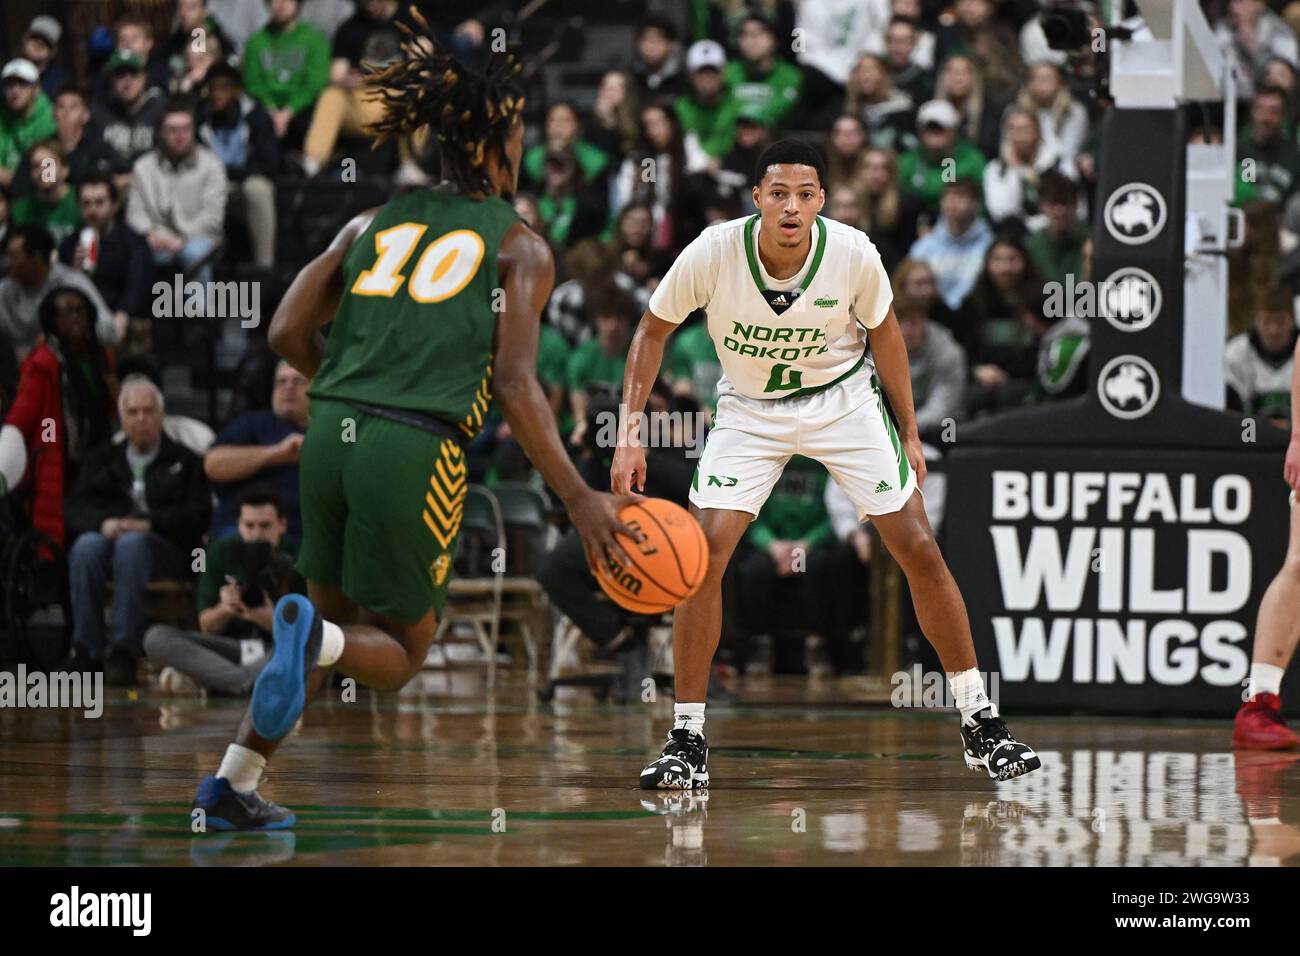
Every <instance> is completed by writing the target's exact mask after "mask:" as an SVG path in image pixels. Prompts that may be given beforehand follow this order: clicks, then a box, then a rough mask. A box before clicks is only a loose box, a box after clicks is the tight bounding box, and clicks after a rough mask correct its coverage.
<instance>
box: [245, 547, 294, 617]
mask: <svg viewBox="0 0 1300 956" xmlns="http://www.w3.org/2000/svg"><path fill="white" fill-rule="evenodd" d="M240 556H241V558H242V561H241V563H242V564H243V566H244V568H245V569H246V571H247V573H248V578H247V579H246V580H241V581H240V582H239V599H240V600H241V601H243V602H244V606H245V607H247V608H258V607H261V606H262V605H263V604H265V603H266V602H267V599H268V598H269V599H270V600H271V602H272V603H274V602H275V601H278V600H279V599H280V598H281V597H283V596H284V595H285V594H286V593H288V591H289V585H290V579H291V578H292V576H293V558H292V557H291V556H290V555H288V554H286V553H285V552H283V551H277V550H276V549H275V548H274V547H272V545H271V543H270V542H269V541H243V542H241V543H240Z"/></svg>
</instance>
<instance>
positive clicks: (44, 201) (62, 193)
mask: <svg viewBox="0 0 1300 956" xmlns="http://www.w3.org/2000/svg"><path fill="white" fill-rule="evenodd" d="M27 172H28V175H30V176H31V181H32V186H33V189H32V191H31V192H29V193H27V194H26V195H24V196H20V197H18V198H17V199H16V200H14V208H13V221H14V224H15V225H18V226H44V227H45V228H46V229H47V230H49V233H50V235H51V236H52V237H53V238H54V244H55V245H56V246H57V245H58V244H59V243H60V242H62V241H63V240H64V238H65V237H66V236H69V235H71V234H72V233H74V232H76V231H77V230H78V229H80V228H81V206H80V204H78V202H77V194H76V192H75V190H73V188H72V186H71V185H69V184H68V158H67V155H66V154H65V153H64V152H63V147H62V146H60V145H59V141H58V140H55V139H48V140H45V141H44V142H40V143H37V144H36V145H35V146H33V147H32V148H31V149H29V150H28V151H27Z"/></svg>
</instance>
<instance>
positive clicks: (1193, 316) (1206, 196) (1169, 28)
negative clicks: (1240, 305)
mask: <svg viewBox="0 0 1300 956" xmlns="http://www.w3.org/2000/svg"><path fill="white" fill-rule="evenodd" d="M1135 2H1136V3H1137V7H1138V9H1139V11H1140V12H1141V14H1142V17H1143V19H1144V21H1145V25H1146V27H1147V28H1148V29H1149V30H1150V36H1146V35H1142V36H1141V37H1138V36H1135V37H1134V38H1133V39H1131V40H1119V39H1110V40H1108V42H1109V44H1110V54H1111V55H1110V90H1111V95H1112V97H1113V98H1114V101H1115V108H1116V109H1145V110H1153V109H1154V110H1177V109H1183V108H1185V107H1186V106H1187V105H1188V104H1191V103H1197V102H1222V103H1223V104H1224V122H1223V136H1222V141H1221V142H1218V143H1195V144H1192V143H1189V144H1188V145H1187V147H1186V149H1187V173H1186V180H1185V182H1184V183H1183V184H1181V185H1182V188H1184V189H1185V197H1186V219H1185V224H1184V229H1185V232H1184V254H1185V258H1184V280H1183V314H1182V319H1183V335H1182V349H1181V353H1182V354H1181V358H1182V361H1181V366H1182V375H1181V382H1179V383H1175V382H1168V383H1167V384H1168V385H1169V387H1171V388H1175V387H1177V388H1179V389H1180V391H1181V394H1182V397H1183V398H1185V399H1186V400H1187V401H1189V402H1194V403H1196V404H1198V405H1205V406H1209V407H1211V408H1223V406H1224V397H1225V381H1224V369H1223V353H1224V346H1225V345H1226V340H1227V310H1228V263H1227V258H1226V253H1227V251H1228V250H1229V249H1232V248H1236V247H1237V246H1239V245H1241V242H1242V241H1243V239H1244V232H1243V229H1244V222H1245V220H1244V217H1243V216H1242V213H1241V210H1239V209H1236V208H1233V207H1232V206H1231V202H1232V200H1233V196H1234V190H1235V186H1236V178H1237V175H1238V168H1237V128H1236V127H1237V87H1236V80H1235V77H1234V76H1233V71H1232V65H1231V63H1230V62H1229V61H1228V60H1227V59H1226V58H1225V57H1224V55H1223V53H1222V51H1221V50H1220V48H1219V45H1218V43H1217V41H1216V40H1215V37H1214V33H1213V31H1212V30H1211V28H1210V24H1209V22H1208V21H1207V20H1206V18H1205V14H1204V13H1203V12H1202V11H1201V8H1200V4H1199V3H1197V2H1196V0H1135ZM1118 7H1119V4H1115V5H1114V8H1113V9H1112V17H1114V16H1116V15H1117V13H1118V9H1117V8H1118ZM1112 148H1115V147H1112ZM1104 149H1105V146H1104V144H1103V150H1104ZM1170 225H1171V226H1175V227H1176V226H1177V224H1176V223H1171V224H1170ZM1171 318H1174V317H1171Z"/></svg>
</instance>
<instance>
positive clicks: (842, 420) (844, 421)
mask: <svg viewBox="0 0 1300 956" xmlns="http://www.w3.org/2000/svg"><path fill="white" fill-rule="evenodd" d="M792 455H804V456H805V457H807V458H811V459H813V460H814V461H819V462H821V463H822V464H823V465H825V466H826V470H827V471H829V472H830V475H831V478H833V479H834V480H835V481H836V482H837V483H838V484H839V486H840V487H841V488H842V489H844V493H845V494H846V495H848V496H849V500H850V501H852V502H853V504H854V505H855V506H856V507H857V509H858V520H859V521H862V520H865V519H866V518H868V517H870V516H871V515H884V514H892V513H893V512H895V511H898V510H899V509H900V508H902V507H903V505H905V504H906V503H907V500H908V499H909V498H910V497H911V496H912V492H913V491H915V490H916V475H915V474H914V473H913V471H912V467H911V465H909V464H908V461H907V457H906V456H905V455H904V454H903V446H902V442H901V441H900V440H899V438H898V433H897V431H896V430H895V428H894V423H893V421H892V420H890V419H889V418H888V417H887V416H886V414H885V410H884V404H883V402H882V400H881V397H880V390H879V385H878V384H877V382H876V379H875V376H874V375H873V374H872V371H871V368H870V366H863V368H862V369H861V370H859V371H858V372H856V373H854V374H853V375H851V376H849V378H847V379H845V380H844V381H843V382H840V383H839V384H837V385H832V386H830V387H829V388H826V389H824V390H822V391H820V392H814V393H813V394H811V395H805V396H802V397H799V398H771V399H757V398H747V397H745V396H743V395H736V394H728V395H722V396H720V397H719V398H718V412H717V415H716V416H715V418H714V425H713V430H712V431H711V432H709V437H708V441H706V442H705V444H704V452H703V453H702V454H701V456H700V463H699V467H698V468H696V471H695V477H694V478H693V479H692V481H691V495H690V500H691V504H693V505H695V506H696V507H697V508H724V509H727V510H730V511H748V512H749V513H750V514H751V515H755V516H757V515H758V513H759V511H761V510H762V508H763V503H764V502H765V501H767V496H768V495H769V494H771V492H772V488H773V486H774V485H775V484H776V482H777V479H778V478H780V477H781V471H782V469H784V468H785V464H786V462H788V461H789V460H790V457H791V456H792Z"/></svg>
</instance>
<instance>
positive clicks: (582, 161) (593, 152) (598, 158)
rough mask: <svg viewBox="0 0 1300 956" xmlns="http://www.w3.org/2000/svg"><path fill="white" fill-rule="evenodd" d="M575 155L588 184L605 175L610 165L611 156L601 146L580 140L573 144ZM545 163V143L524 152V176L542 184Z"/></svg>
mask: <svg viewBox="0 0 1300 956" xmlns="http://www.w3.org/2000/svg"><path fill="white" fill-rule="evenodd" d="M573 155H574V156H575V157H576V158H577V160H578V168H579V169H581V170H582V178H583V180H584V181H586V182H591V181H592V180H593V179H595V178H596V177H597V176H599V175H600V174H601V173H603V172H604V171H605V167H606V166H608V165H609V156H608V155H607V154H606V153H605V151H604V150H603V149H601V148H600V147H599V146H594V145H592V144H591V143H588V142H587V141H586V140H581V139H580V140H578V141H577V142H575V143H574V144H573ZM545 163H546V144H545V143H538V144H537V145H536V146H531V147H529V148H528V149H527V150H526V151H525V152H524V174H525V175H526V176H528V178H529V179H531V180H532V181H533V182H535V183H540V182H541V181H542V176H543V175H544V172H545Z"/></svg>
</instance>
